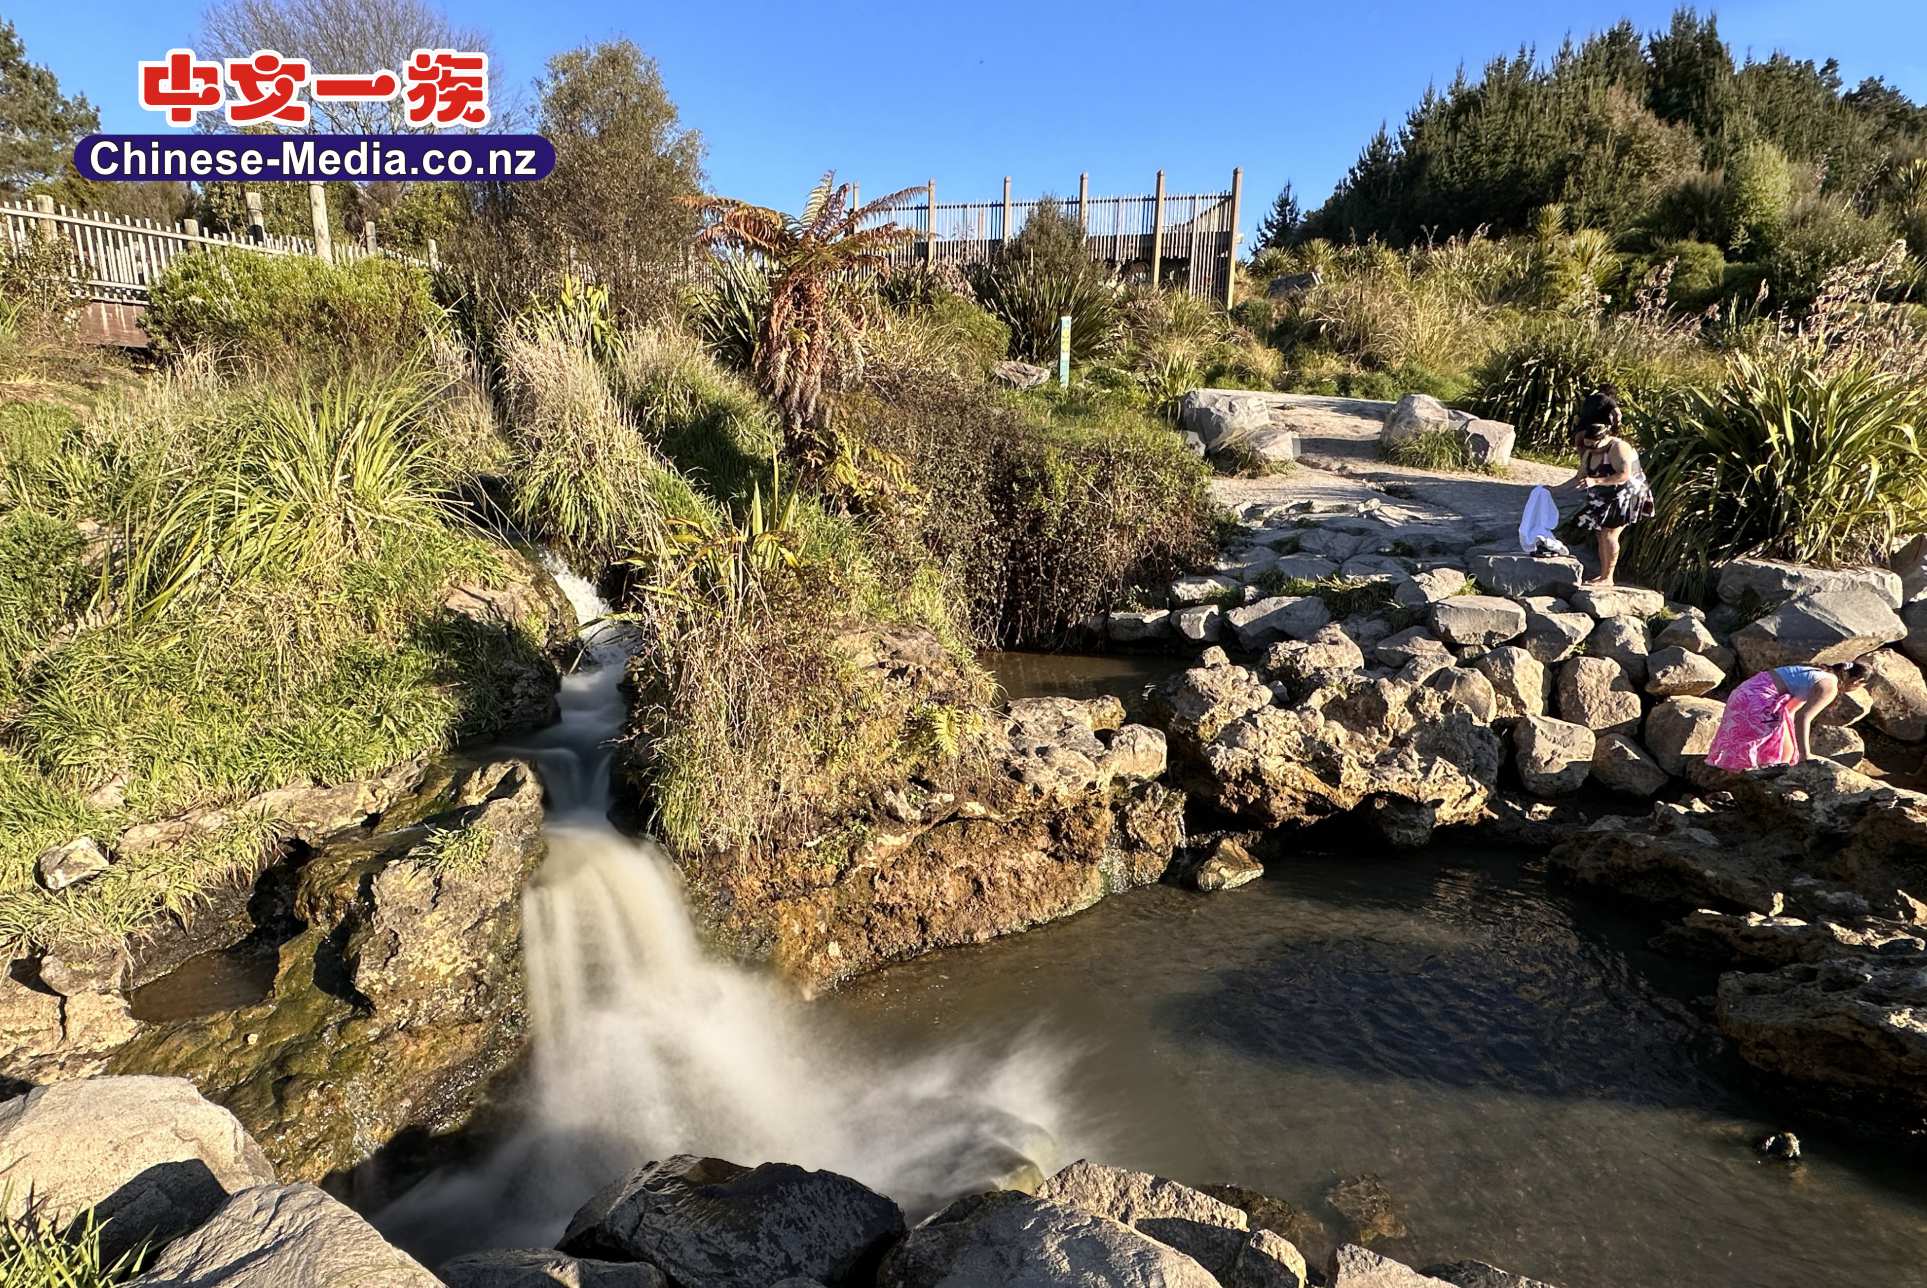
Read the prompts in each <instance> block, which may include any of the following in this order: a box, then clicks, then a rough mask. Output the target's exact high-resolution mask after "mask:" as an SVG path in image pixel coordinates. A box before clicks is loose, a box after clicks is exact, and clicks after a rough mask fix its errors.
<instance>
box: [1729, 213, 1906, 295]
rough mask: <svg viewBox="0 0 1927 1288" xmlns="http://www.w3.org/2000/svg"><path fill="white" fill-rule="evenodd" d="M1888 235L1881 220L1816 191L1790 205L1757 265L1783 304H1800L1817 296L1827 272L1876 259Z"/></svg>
mask: <svg viewBox="0 0 1927 1288" xmlns="http://www.w3.org/2000/svg"><path fill="white" fill-rule="evenodd" d="M1892 240H1893V234H1892V232H1891V231H1890V230H1889V229H1888V228H1886V227H1885V226H1884V225H1883V224H1881V223H1880V221H1878V220H1875V219H1869V218H1868V217H1866V216H1865V215H1862V214H1860V213H1859V212H1858V211H1855V210H1853V209H1852V208H1851V207H1849V206H1847V205H1846V204H1845V203H1844V202H1842V201H1840V200H1839V199H1838V198H1835V197H1816V198H1814V199H1812V200H1810V201H1803V202H1801V203H1799V204H1798V205H1797V206H1796V207H1795V208H1794V210H1793V213H1792V215H1791V216H1790V217H1789V218H1788V220H1787V222H1786V226H1785V227H1784V228H1783V229H1782V230H1781V231H1780V233H1779V235H1778V237H1777V238H1776V239H1775V240H1774V242H1773V245H1772V248H1771V250H1770V251H1769V252H1768V254H1767V255H1766V257H1765V259H1764V260H1763V261H1762V264H1761V267H1762V268H1763V269H1764V271H1765V273H1766V280H1767V284H1768V287H1769V289H1770V290H1771V292H1772V295H1773V297H1774V298H1776V299H1777V300H1778V301H1779V302H1780V305H1781V307H1783V308H1788V309H1793V310H1803V309H1806V308H1807V307H1809V306H1810V305H1812V303H1813V301H1814V300H1815V299H1816V298H1817V297H1818V296H1819V294H1820V289H1821V287H1822V286H1823V285H1824V284H1825V282H1826V279H1827V275H1828V274H1829V273H1831V272H1833V271H1834V270H1835V269H1837V268H1840V267H1842V266H1844V265H1847V264H1852V263H1856V262H1859V261H1863V260H1872V259H1878V258H1879V257H1880V253H1881V252H1882V251H1883V250H1885V249H1886V247H1887V245H1888V243H1889V242H1891V241H1892Z"/></svg>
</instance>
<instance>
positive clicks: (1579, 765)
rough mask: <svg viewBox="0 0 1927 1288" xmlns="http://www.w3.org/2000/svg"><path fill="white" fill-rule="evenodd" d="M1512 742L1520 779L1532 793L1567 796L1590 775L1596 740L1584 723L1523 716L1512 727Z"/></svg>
mask: <svg viewBox="0 0 1927 1288" xmlns="http://www.w3.org/2000/svg"><path fill="white" fill-rule="evenodd" d="M1607 736H1608V737H1611V736H1613V735H1610V734H1609V735H1607ZM1512 745H1513V749H1514V752H1515V761H1516V763H1517V765H1518V769H1519V781H1520V782H1522V783H1524V784H1525V789H1526V790H1527V791H1529V792H1531V793H1532V794H1533V795H1534V796H1567V795H1570V794H1572V793H1573V792H1576V791H1578V790H1579V789H1580V788H1581V787H1584V786H1585V785H1586V779H1587V778H1588V777H1590V776H1591V774H1592V762H1593V755H1594V746H1595V740H1594V738H1593V732H1592V730H1590V729H1588V728H1586V727H1585V726H1584V725H1577V724H1568V723H1566V722H1565V721H1564V720H1554V719H1552V718H1551V717H1550V716H1526V717H1524V718H1523V719H1521V720H1520V721H1519V722H1518V723H1517V724H1515V725H1513V726H1512Z"/></svg>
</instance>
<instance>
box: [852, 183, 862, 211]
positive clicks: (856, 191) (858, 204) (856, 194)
mask: <svg viewBox="0 0 1927 1288" xmlns="http://www.w3.org/2000/svg"><path fill="white" fill-rule="evenodd" d="M850 209H852V210H861V209H863V185H862V184H860V183H858V182H856V181H855V180H854V179H852V180H851V181H850Z"/></svg>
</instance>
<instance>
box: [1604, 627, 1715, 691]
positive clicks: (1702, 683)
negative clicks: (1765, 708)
mask: <svg viewBox="0 0 1927 1288" xmlns="http://www.w3.org/2000/svg"><path fill="white" fill-rule="evenodd" d="M1601 624H1602V625H1603V624H1604V623H1601ZM1725 683H1726V672H1724V671H1722V670H1720V668H1719V667H1717V666H1715V665H1714V664H1713V662H1712V661H1711V660H1710V659H1709V658H1707V657H1706V656H1704V655H1703V654H1700V653H1690V652H1688V651H1687V650H1686V649H1684V648H1681V647H1679V646H1678V645H1674V646H1672V647H1670V648H1662V649H1660V650H1658V651H1657V652H1655V653H1653V654H1651V655H1650V656H1649V657H1648V658H1647V659H1646V692H1648V693H1650V694H1652V695H1653V696H1654V697H1656V698H1697V697H1700V696H1702V695H1704V694H1708V693H1711V692H1712V691H1713V690H1715V689H1717V688H1719V687H1720V686H1721V685H1722V684H1725Z"/></svg>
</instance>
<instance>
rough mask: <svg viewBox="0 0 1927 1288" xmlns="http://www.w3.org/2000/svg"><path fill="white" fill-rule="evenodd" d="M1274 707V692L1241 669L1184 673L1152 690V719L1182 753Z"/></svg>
mask: <svg viewBox="0 0 1927 1288" xmlns="http://www.w3.org/2000/svg"><path fill="white" fill-rule="evenodd" d="M1270 705H1271V690H1270V689H1268V688H1266V687H1265V686H1264V683H1263V682H1262V681H1261V680H1259V678H1258V677H1257V676H1256V675H1254V674H1253V673H1251V672H1250V671H1247V670H1245V669H1244V668H1243V667H1241V666H1229V665H1224V664H1222V663H1220V664H1219V665H1216V666H1198V667H1193V668H1192V669H1190V670H1189V671H1184V672H1181V673H1179V674H1177V675H1174V676H1172V677H1171V678H1170V679H1168V680H1166V681H1165V682H1164V683H1163V684H1160V685H1158V686H1157V688H1155V689H1153V690H1152V691H1151V700H1150V710H1151V714H1152V718H1153V719H1155V720H1157V722H1158V723H1159V724H1160V725H1162V726H1163V727H1164V731H1165V733H1166V734H1167V735H1169V736H1170V738H1171V741H1172V743H1173V744H1174V745H1175V746H1176V747H1177V748H1179V749H1180V750H1186V751H1191V752H1196V751H1197V750H1198V749H1199V748H1201V747H1203V746H1204V745H1205V744H1206V743H1209V742H1210V741H1212V740H1213V739H1214V738H1216V737H1217V736H1218V735H1219V734H1220V733H1222V732H1223V731H1224V730H1225V729H1227V728H1229V727H1230V726H1231V725H1233V724H1235V723H1236V722H1237V721H1239V720H1241V719H1243V718H1244V717H1245V716H1247V715H1249V714H1251V713H1252V712H1253V711H1258V710H1262V709H1263V708H1265V707H1268V706H1270Z"/></svg>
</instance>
